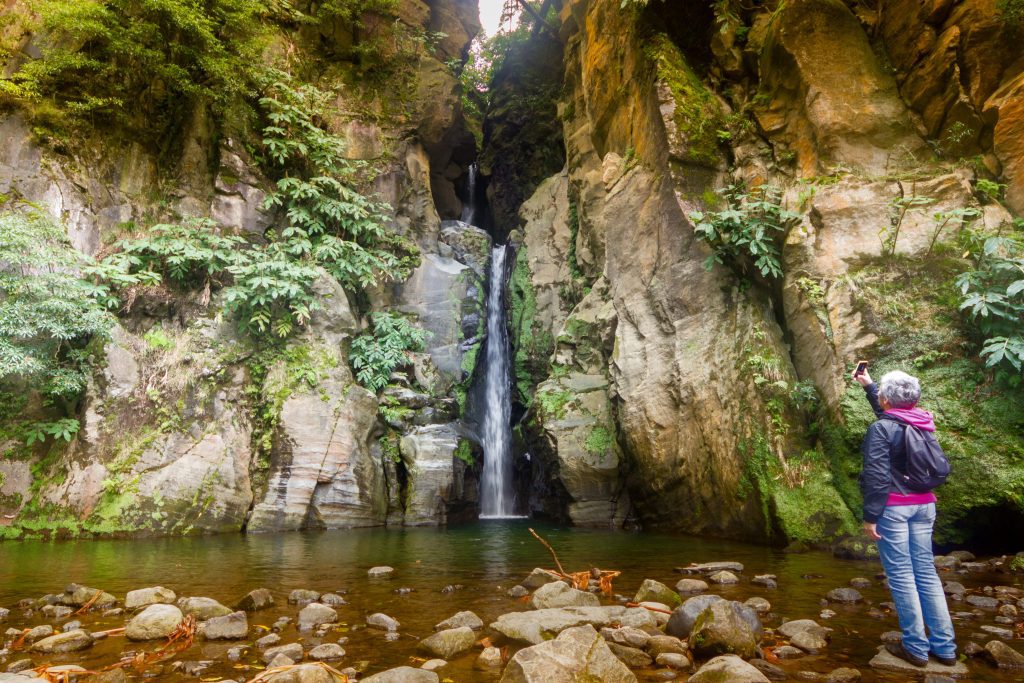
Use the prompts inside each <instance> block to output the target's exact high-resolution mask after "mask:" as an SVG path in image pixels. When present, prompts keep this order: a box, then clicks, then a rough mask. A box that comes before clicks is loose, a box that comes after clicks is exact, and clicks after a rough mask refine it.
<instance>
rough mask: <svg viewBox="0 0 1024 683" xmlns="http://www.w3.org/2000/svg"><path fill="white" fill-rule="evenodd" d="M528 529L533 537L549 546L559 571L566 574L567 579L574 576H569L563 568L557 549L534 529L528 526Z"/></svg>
mask: <svg viewBox="0 0 1024 683" xmlns="http://www.w3.org/2000/svg"><path fill="white" fill-rule="evenodd" d="M527 531H529V532H530V533H531V534H533V537H534V538H536V539H537V540H538V541H540V542H541V544H542V545H543V546H544V547H545V548H547V549H548V551H549V552H550V553H551V557H552V558H553V559H554V560H555V566H556V567H558V573H559V574H561V575H562V576H564V577H565V578H567V579H569V578H572V577H571V576H569V575H568V574H566V573H565V570H564V569H562V563H561V562H559V561H558V555H556V554H555V549H554V548H552V547H551V544H550V543H548V542H547V541H545V540H544V539H543V538H541V537H540V536H538V535H537V532H536V531H534V530H533V529H529V528H527Z"/></svg>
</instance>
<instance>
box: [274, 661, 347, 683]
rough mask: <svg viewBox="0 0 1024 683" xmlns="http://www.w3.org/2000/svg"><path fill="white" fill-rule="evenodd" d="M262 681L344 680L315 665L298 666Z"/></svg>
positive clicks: (317, 682) (322, 682) (305, 682)
mask: <svg viewBox="0 0 1024 683" xmlns="http://www.w3.org/2000/svg"><path fill="white" fill-rule="evenodd" d="M285 659H287V657H285ZM271 668H272V667H271ZM263 680H265V681H267V683H342V682H343V681H345V680H346V679H344V678H341V677H340V676H337V675H336V674H333V673H331V672H330V671H328V670H327V669H325V668H323V667H322V666H318V665H316V664H299V665H298V666H296V667H294V668H291V669H288V670H286V671H280V672H278V673H275V674H271V675H270V676H268V677H267V678H265V679H263Z"/></svg>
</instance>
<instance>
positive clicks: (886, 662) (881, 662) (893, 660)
mask: <svg viewBox="0 0 1024 683" xmlns="http://www.w3.org/2000/svg"><path fill="white" fill-rule="evenodd" d="M868 664H869V665H870V666H871V667H872V668H875V669H879V670H880V671H893V672H895V673H900V674H904V675H906V676H910V677H913V678H916V677H918V676H922V675H927V674H939V675H940V676H952V677H953V678H963V677H964V676H966V675H967V674H968V673H969V672H968V670H967V667H966V666H965V665H964V663H963V662H957V663H956V665H955V666H944V665H942V664H939V663H938V662H933V661H929V662H928V665H927V666H924V667H916V666H914V665H913V664H911V663H910V662H905V661H903V660H902V659H900V658H899V657H897V656H895V655H893V654H891V653H889V652H888V651H887V650H886V649H885V648H884V647H879V648H878V654H877V655H875V656H874V657H872V659H871V661H870V662H868Z"/></svg>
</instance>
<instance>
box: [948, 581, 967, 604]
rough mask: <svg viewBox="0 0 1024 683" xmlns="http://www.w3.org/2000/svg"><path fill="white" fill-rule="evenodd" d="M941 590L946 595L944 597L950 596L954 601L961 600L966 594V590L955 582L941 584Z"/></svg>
mask: <svg viewBox="0 0 1024 683" xmlns="http://www.w3.org/2000/svg"><path fill="white" fill-rule="evenodd" d="M942 590H943V591H944V592H945V593H946V595H948V596H950V597H951V598H953V599H955V600H962V599H963V597H964V593H966V592H967V589H966V588H964V585H963V584H962V583H959V582H957V581H947V582H946V583H944V584H943V586H942Z"/></svg>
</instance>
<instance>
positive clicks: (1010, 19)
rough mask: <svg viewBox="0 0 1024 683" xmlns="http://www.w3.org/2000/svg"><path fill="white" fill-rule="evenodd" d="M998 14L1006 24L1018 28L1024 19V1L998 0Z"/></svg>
mask: <svg viewBox="0 0 1024 683" xmlns="http://www.w3.org/2000/svg"><path fill="white" fill-rule="evenodd" d="M996 12H997V13H998V14H999V18H1000V19H1001V20H1002V21H1003V23H1004V24H1007V25H1009V26H1016V25H1018V24H1020V23H1021V20H1022V19H1024V0H996Z"/></svg>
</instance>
